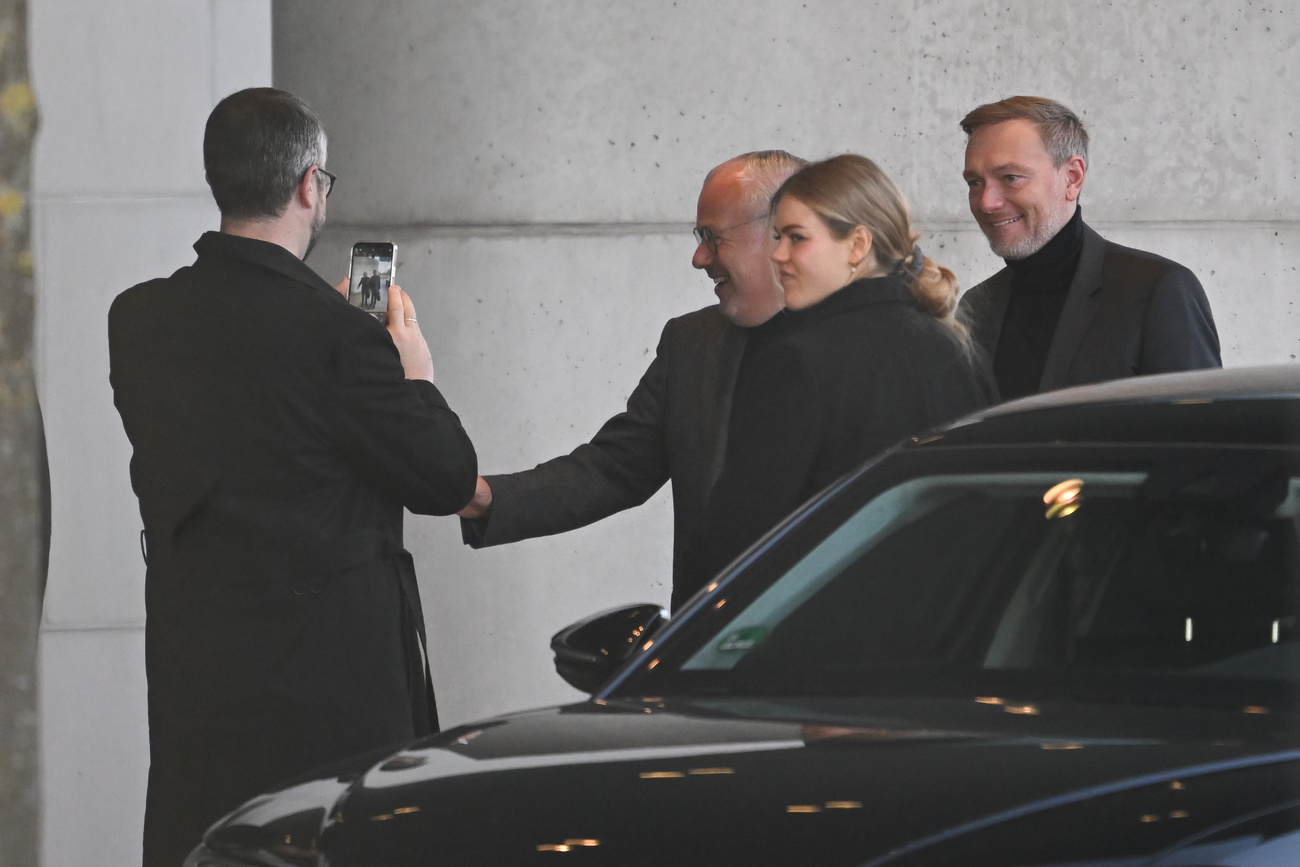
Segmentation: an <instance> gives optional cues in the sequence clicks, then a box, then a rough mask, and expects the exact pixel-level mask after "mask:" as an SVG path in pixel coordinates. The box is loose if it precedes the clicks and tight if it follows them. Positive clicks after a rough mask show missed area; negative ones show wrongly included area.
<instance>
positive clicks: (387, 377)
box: [337, 321, 478, 515]
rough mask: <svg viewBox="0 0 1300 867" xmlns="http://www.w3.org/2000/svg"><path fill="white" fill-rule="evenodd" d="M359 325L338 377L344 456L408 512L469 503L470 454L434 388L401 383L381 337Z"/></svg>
mask: <svg viewBox="0 0 1300 867" xmlns="http://www.w3.org/2000/svg"><path fill="white" fill-rule="evenodd" d="M362 324H363V325H364V326H365V327H360V328H356V329H354V331H353V332H352V333H351V334H350V335H349V336H348V339H346V340H345V341H344V343H343V346H342V348H341V350H340V357H339V363H338V369H337V375H338V378H339V379H338V381H339V395H340V402H341V407H342V411H343V418H344V419H345V429H344V430H343V431H342V432H341V435H342V447H343V451H344V453H345V454H347V455H348V456H349V457H350V458H351V459H352V460H353V461H355V462H356V463H357V465H359V466H361V467H362V468H364V470H365V471H366V472H368V473H369V474H371V478H372V479H373V480H374V481H375V482H376V484H377V486H378V487H380V488H382V489H383V490H385V491H388V492H391V493H392V495H393V498H394V499H396V500H398V501H400V502H401V503H402V505H403V506H405V507H406V508H408V509H410V510H411V511H412V512H415V513H417V514H423V515H450V514H453V513H455V512H456V511H458V510H459V509H461V508H463V507H464V506H465V504H466V503H468V502H469V500H470V498H471V497H472V496H473V495H474V486H475V483H476V482H477V480H478V462H477V458H476V455H475V453H474V446H473V444H472V443H471V442H470V439H469V436H468V435H467V434H466V433H465V431H464V429H463V428H462V427H461V424H460V419H459V418H458V417H457V416H456V414H455V413H454V412H452V411H451V408H450V407H448V406H447V401H446V400H445V399H444V398H443V396H442V393H441V392H439V391H438V388H437V386H435V385H434V384H433V383H431V382H426V381H424V380H413V379H406V378H405V374H404V373H403V371H402V362H401V356H400V355H399V354H398V352H397V347H396V346H394V345H393V342H392V340H391V339H389V338H388V334H387V332H385V331H383V330H382V329H376V328H373V327H369V323H366V322H364V321H363V323H362Z"/></svg>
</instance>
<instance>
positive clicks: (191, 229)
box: [29, 0, 271, 867]
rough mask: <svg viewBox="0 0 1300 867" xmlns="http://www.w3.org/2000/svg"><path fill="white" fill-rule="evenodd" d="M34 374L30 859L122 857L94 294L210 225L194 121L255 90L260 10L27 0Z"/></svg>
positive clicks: (121, 670) (134, 747)
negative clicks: (44, 451)
mask: <svg viewBox="0 0 1300 867" xmlns="http://www.w3.org/2000/svg"><path fill="white" fill-rule="evenodd" d="M29 9H30V13H31V15H30V18H31V22H30V23H31V49H32V80H33V84H34V86H35V88H36V95H37V100H38V102H39V105H40V111H41V120H42V127H41V131H40V134H39V136H38V138H37V147H36V155H35V181H34V184H33V189H34V193H35V203H34V204H35V207H34V215H35V226H34V234H35V242H34V252H35V256H36V269H37V304H38V316H37V353H36V359H37V374H38V382H37V384H38V388H39V390H40V395H41V401H42V405H43V407H44V409H45V422H46V433H47V436H48V440H49V453H50V476H51V482H52V488H53V539H52V546H51V547H52V550H51V557H50V579H49V589H48V592H47V595H46V600H45V620H44V624H43V628H42V632H41V658H42V666H41V678H42V692H43V696H42V701H43V709H42V726H43V733H42V740H43V744H42V756H43V761H44V776H45V779H44V784H45V808H44V822H45V828H44V834H43V840H44V844H43V845H44V863H45V864H48V865H52V867H54V865H58V867H63V865H74V864H131V863H137V864H138V863H139V861H140V842H139V841H140V828H141V821H142V819H143V816H144V787H145V777H146V774H147V771H148V761H149V753H148V740H147V736H148V731H147V727H146V719H145V684H144V629H143V626H144V564H143V563H142V562H141V559H140V548H139V541H138V536H139V531H140V517H139V511H138V509H137V507H136V504H135V497H134V496H133V495H132V493H131V487H130V480H129V479H128V477H127V462H128V460H129V459H130V454H131V452H130V446H129V444H128V443H127V441H126V436H125V435H124V434H123V433H122V425H121V422H120V421H119V420H118V418H117V412H116V411H115V410H114V409H113V404H112V393H111V392H110V390H109V387H108V340H107V333H106V321H107V315H108V305H109V303H110V302H111V301H112V299H113V296H114V295H116V294H117V293H118V292H120V291H121V290H123V289H125V288H126V287H127V286H130V285H131V284H133V283H137V282H139V281H141V280H145V279H148V278H150V277H155V276H158V275H161V274H166V273H170V272H171V271H173V270H175V269H176V268H177V267H179V266H181V265H183V264H186V263H188V262H190V261H192V260H193V258H194V256H193V251H192V250H191V249H190V244H192V243H193V242H194V240H195V239H196V238H197V237H198V236H199V234H201V233H202V232H203V231H204V230H207V229H215V228H216V227H217V219H218V214H217V210H216V206H215V205H213V203H212V197H211V195H210V194H209V192H208V189H207V185H206V184H205V183H204V180H203V155H202V141H203V124H204V121H205V120H206V118H207V115H208V112H209V111H211V110H212V106H213V105H215V104H216V101H217V99H219V98H220V97H222V96H224V95H225V94H227V93H229V92H231V91H233V90H238V89H240V88H242V87H248V86H250V85H255V84H259V85H265V84H269V83H270V80H271V4H270V2H269V0H203V2H192V0H113V2H112V3H104V2H98V0H30V2H29Z"/></svg>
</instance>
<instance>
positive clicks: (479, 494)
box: [456, 476, 492, 520]
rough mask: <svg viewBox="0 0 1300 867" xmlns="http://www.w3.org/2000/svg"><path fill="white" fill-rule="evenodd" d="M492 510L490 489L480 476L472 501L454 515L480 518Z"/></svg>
mask: <svg viewBox="0 0 1300 867" xmlns="http://www.w3.org/2000/svg"><path fill="white" fill-rule="evenodd" d="M490 508H492V489H491V488H489V487H488V483H487V482H486V481H485V480H484V479H483V477H482V476H479V477H478V483H477V484H476V485H475V486H474V499H472V500H470V501H469V505H467V506H466V507H465V508H463V509H461V510H460V511H459V512H457V513H456V514H457V515H459V516H461V517H462V518H469V519H470V520H473V519H475V518H481V517H483V516H484V515H486V514H487V513H488V509H490Z"/></svg>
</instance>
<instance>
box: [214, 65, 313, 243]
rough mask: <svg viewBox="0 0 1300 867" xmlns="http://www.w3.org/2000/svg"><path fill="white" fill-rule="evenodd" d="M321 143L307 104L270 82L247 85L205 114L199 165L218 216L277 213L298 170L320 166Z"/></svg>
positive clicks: (244, 217)
mask: <svg viewBox="0 0 1300 867" xmlns="http://www.w3.org/2000/svg"><path fill="white" fill-rule="evenodd" d="M325 148H326V143H325V130H324V129H323V128H322V127H321V123H320V118H318V117H317V116H316V113H315V112H314V111H312V110H311V109H310V108H309V107H308V106H307V103H305V102H303V101H302V100H301V99H299V98H298V97H296V96H294V95H293V94H291V93H287V92H285V91H283V90H277V89H275V88H273V87H250V88H248V89H247V90H241V91H238V92H236V93H232V94H230V96H227V97H226V98H225V99H223V100H221V102H219V103H217V107H216V108H214V109H213V110H212V114H210V115H208V124H207V127H206V128H205V129H204V132H203V168H204V169H205V170H206V171H207V177H208V186H209V187H211V188H212V197H213V198H214V199H216V200H217V207H218V208H220V209H221V214H222V216H223V217H232V218H234V219H238V220H251V219H259V218H264V217H278V216H280V215H281V214H283V213H284V210H285V208H286V207H288V204H289V199H290V198H291V197H292V196H293V191H294V189H295V188H296V187H297V186H298V182H299V181H301V180H302V176H303V174H305V173H306V171H307V170H308V169H309V168H311V167H312V166H321V167H322V168H323V167H324V165H325Z"/></svg>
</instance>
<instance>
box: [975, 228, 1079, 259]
mask: <svg viewBox="0 0 1300 867" xmlns="http://www.w3.org/2000/svg"><path fill="white" fill-rule="evenodd" d="M1068 222H1070V218H1069V217H1065V218H1064V219H1054V220H1053V221H1052V222H1050V223H1043V224H1041V225H1040V226H1039V227H1038V231H1036V232H1034V233H1033V234H1032V235H1026V236H1025V237H1023V238H1021V239H1020V240H1019V241H1016V242H1015V243H1014V244H1006V245H1003V246H999V245H997V244H995V243H994V242H993V239H992V238H988V235H985V236H984V237H986V238H988V241H989V247H990V249H992V250H993V252H994V254H995V255H997V256H1000V257H1002V258H1003V259H1009V260H1011V261H1013V262H1014V261H1016V260H1018V259H1028V258H1029V257H1030V256H1032V255H1034V254H1035V253H1037V252H1038V251H1039V250H1041V249H1043V248H1044V247H1046V246H1047V242H1048V241H1050V240H1052V239H1053V238H1055V237H1056V233H1057V232H1059V231H1061V229H1063V228H1065V224H1066V223H1068Z"/></svg>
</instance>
